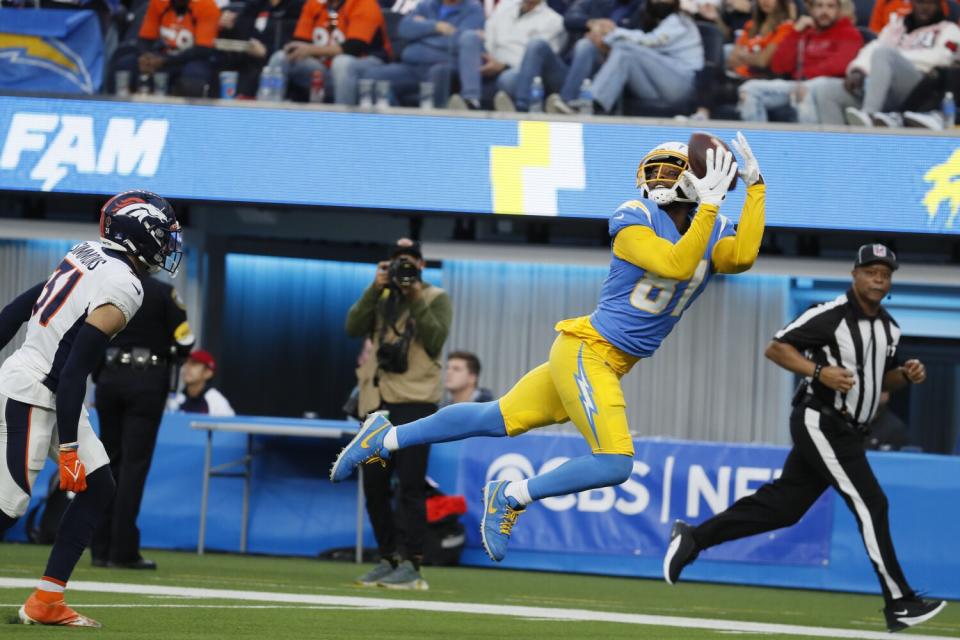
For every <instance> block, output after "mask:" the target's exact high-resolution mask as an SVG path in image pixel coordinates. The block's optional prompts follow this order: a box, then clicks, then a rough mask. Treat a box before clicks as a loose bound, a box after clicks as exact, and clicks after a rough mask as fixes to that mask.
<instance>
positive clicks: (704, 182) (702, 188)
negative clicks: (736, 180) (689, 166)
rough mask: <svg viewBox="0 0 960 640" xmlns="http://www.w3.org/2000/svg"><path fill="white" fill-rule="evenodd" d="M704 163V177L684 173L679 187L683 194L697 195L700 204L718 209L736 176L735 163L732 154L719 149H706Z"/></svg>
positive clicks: (688, 172)
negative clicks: (681, 188)
mask: <svg viewBox="0 0 960 640" xmlns="http://www.w3.org/2000/svg"><path fill="white" fill-rule="evenodd" d="M706 161H707V162H706V164H707V173H706V175H704V176H703V177H702V178H698V177H697V176H695V175H693V173H691V172H690V171H684V172H683V174H682V175H681V176H680V181H681V182H682V184H681V186H682V187H683V190H684V191H685V192H687V193H695V194H697V200H699V201H700V203H701V204H712V205H716V206H718V207H719V206H720V203H721V202H723V199H724V197H725V196H726V195H727V190H728V189H729V188H730V182H731V181H732V180H733V177H734V176H735V175H736V174H737V163H736V161H735V160H734V159H733V154H732V153H730V152H729V151H727V150H726V149H722V148H719V147H718V148H715V149H707V154H706Z"/></svg>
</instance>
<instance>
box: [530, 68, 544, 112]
mask: <svg viewBox="0 0 960 640" xmlns="http://www.w3.org/2000/svg"><path fill="white" fill-rule="evenodd" d="M530 113H543V79H542V78H541V77H540V76H537V77H536V78H534V79H533V84H532V85H530Z"/></svg>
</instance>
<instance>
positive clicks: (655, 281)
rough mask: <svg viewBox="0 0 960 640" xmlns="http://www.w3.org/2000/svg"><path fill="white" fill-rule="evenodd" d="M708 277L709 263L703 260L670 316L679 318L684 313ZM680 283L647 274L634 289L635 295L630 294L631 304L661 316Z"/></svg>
mask: <svg viewBox="0 0 960 640" xmlns="http://www.w3.org/2000/svg"><path fill="white" fill-rule="evenodd" d="M706 275H707V261H706V260H701V261H700V264H698V265H697V269H696V271H694V272H693V277H692V278H690V280H688V281H687V287H686V289H684V290H683V295H682V296H680V299H679V300H678V301H677V304H676V305H675V306H674V307H673V311H672V312H670V315H672V316H679V315H680V314H681V313H683V309H684V307H686V306H687V304H688V303H689V302H690V298H691V297H693V294H694V293H695V292H696V290H697V289H698V288H699V287H700V283H702V282H703V279H704V277H705V276H706ZM680 282H681V281H680V280H671V279H669V278H664V277H661V276H658V275H655V274H652V273H646V274H644V276H643V277H642V278H641V279H640V281H639V282H638V283H637V285H636V286H635V287H634V288H633V293H631V294H630V304H632V305H633V306H634V307H636V308H637V309H640V310H641V311H646V312H647V313H649V314H650V315H654V316H655V315H659V314H661V313H663V311H664V309H666V308H667V306H669V304H670V301H671V300H672V299H673V296H674V294H676V292H677V285H678V284H679V283H680Z"/></svg>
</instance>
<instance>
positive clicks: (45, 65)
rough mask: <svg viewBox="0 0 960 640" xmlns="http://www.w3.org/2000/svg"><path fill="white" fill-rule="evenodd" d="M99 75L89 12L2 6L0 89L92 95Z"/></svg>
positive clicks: (98, 46) (97, 43)
mask: <svg viewBox="0 0 960 640" xmlns="http://www.w3.org/2000/svg"><path fill="white" fill-rule="evenodd" d="M102 80H103V35H102V34H101V33H100V24H99V21H98V20H97V16H96V15H95V14H94V13H93V12H92V11H65V10H60V9H32V10H25V9H0V89H4V90H13V91H43V92H49V93H85V94H92V93H96V92H97V91H99V89H100V83H101V81H102Z"/></svg>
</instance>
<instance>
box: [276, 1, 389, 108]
mask: <svg viewBox="0 0 960 640" xmlns="http://www.w3.org/2000/svg"><path fill="white" fill-rule="evenodd" d="M293 38H294V39H293V41H292V42H289V43H287V44H286V45H285V46H284V47H283V50H282V51H278V52H277V53H275V54H274V55H273V56H272V57H271V58H270V66H278V65H280V66H282V67H283V71H284V75H285V76H286V77H287V82H288V90H287V91H288V95H289V96H290V98H291V99H293V100H297V101H300V102H306V101H307V100H309V97H310V84H311V82H312V81H313V74H314V72H315V71H321V72H322V73H323V74H324V78H325V79H324V85H325V86H326V87H328V89H327V93H331V91H330V88H332V94H333V101H334V102H336V103H338V104H356V103H357V78H358V76H359V75H361V74H362V73H363V72H364V71H366V70H367V69H371V68H374V67H379V66H381V65H383V64H384V63H386V62H387V61H388V60H389V59H390V56H391V55H392V49H391V46H390V38H389V37H388V36H387V24H386V22H385V21H384V18H383V12H382V11H381V10H380V5H379V4H378V3H377V0H331V1H330V2H329V3H327V2H326V0H306V3H305V4H304V5H303V11H302V12H301V13H300V20H299V21H297V28H296V30H295V31H294V34H293Z"/></svg>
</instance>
